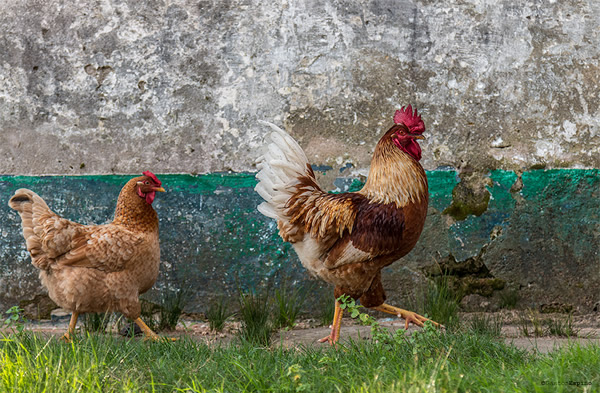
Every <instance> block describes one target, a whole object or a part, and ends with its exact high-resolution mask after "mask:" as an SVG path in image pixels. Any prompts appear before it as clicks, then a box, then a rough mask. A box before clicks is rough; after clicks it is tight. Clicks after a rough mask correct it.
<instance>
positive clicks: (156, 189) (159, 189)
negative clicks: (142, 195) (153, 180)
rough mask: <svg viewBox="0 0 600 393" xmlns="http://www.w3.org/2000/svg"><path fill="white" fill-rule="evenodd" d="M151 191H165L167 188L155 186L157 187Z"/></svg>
mask: <svg viewBox="0 0 600 393" xmlns="http://www.w3.org/2000/svg"><path fill="white" fill-rule="evenodd" d="M152 191H158V192H167V190H165V189H164V188H162V187H157V188H153V189H152Z"/></svg>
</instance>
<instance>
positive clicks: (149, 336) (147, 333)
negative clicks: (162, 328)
mask: <svg viewBox="0 0 600 393" xmlns="http://www.w3.org/2000/svg"><path fill="white" fill-rule="evenodd" d="M133 322H135V323H136V324H137V325H138V326H139V327H140V329H142V332H144V336H145V337H144V339H145V340H154V341H158V340H160V336H159V335H158V334H156V333H154V332H153V331H152V329H150V328H149V327H148V325H146V324H145V323H144V321H142V318H140V317H138V318H137V319H136V320H135V321H133Z"/></svg>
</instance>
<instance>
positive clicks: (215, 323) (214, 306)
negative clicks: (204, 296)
mask: <svg viewBox="0 0 600 393" xmlns="http://www.w3.org/2000/svg"><path fill="white" fill-rule="evenodd" d="M234 314H235V313H233V312H230V311H229V309H228V307H227V304H226V303H225V298H220V299H218V300H214V301H213V302H212V303H211V304H210V307H209V308H208V311H206V319H208V326H209V327H210V330H212V331H213V332H222V331H223V329H224V328H225V322H227V320H228V319H229V318H231V317H232V316H233V315H234Z"/></svg>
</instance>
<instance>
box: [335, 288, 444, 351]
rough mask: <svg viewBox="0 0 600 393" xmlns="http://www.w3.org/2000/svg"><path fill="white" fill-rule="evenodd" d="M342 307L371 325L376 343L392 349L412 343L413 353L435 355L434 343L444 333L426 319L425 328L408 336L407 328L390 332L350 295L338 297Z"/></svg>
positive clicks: (351, 315) (365, 323)
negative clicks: (362, 310)
mask: <svg viewBox="0 0 600 393" xmlns="http://www.w3.org/2000/svg"><path fill="white" fill-rule="evenodd" d="M337 300H338V302H339V303H340V308H341V309H342V310H345V311H347V312H349V313H350V317H351V318H354V319H358V320H359V321H360V323H361V324H363V325H366V326H370V327H371V337H372V340H373V343H374V345H377V346H383V347H386V348H388V349H392V348H394V347H396V346H397V345H402V344H406V343H408V344H410V345H412V346H413V354H417V353H418V354H421V355H426V356H431V355H433V351H434V347H433V346H432V343H434V342H436V341H439V340H440V338H441V335H442V334H443V333H442V331H441V329H440V328H437V327H435V325H434V324H433V323H431V321H426V322H425V324H424V326H423V329H422V330H418V331H416V332H414V333H412V334H411V335H410V336H407V335H406V334H405V333H406V332H405V330H403V329H398V330H396V331H395V332H393V333H392V332H390V331H389V330H388V329H386V328H384V327H383V326H381V325H380V324H379V322H378V321H377V320H376V319H375V318H373V317H372V316H370V315H369V314H366V313H362V312H361V311H360V309H361V308H363V306H361V305H358V304H356V301H355V300H354V299H352V298H351V297H349V296H348V295H342V296H340V297H339V298H338V299H337Z"/></svg>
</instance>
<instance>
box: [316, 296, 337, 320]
mask: <svg viewBox="0 0 600 393" xmlns="http://www.w3.org/2000/svg"><path fill="white" fill-rule="evenodd" d="M333 314H335V303H334V302H332V301H331V297H329V296H326V297H324V298H322V299H321V306H320V307H319V315H318V317H317V318H318V321H319V322H320V324H321V325H322V326H329V325H331V323H332V322H333Z"/></svg>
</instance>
